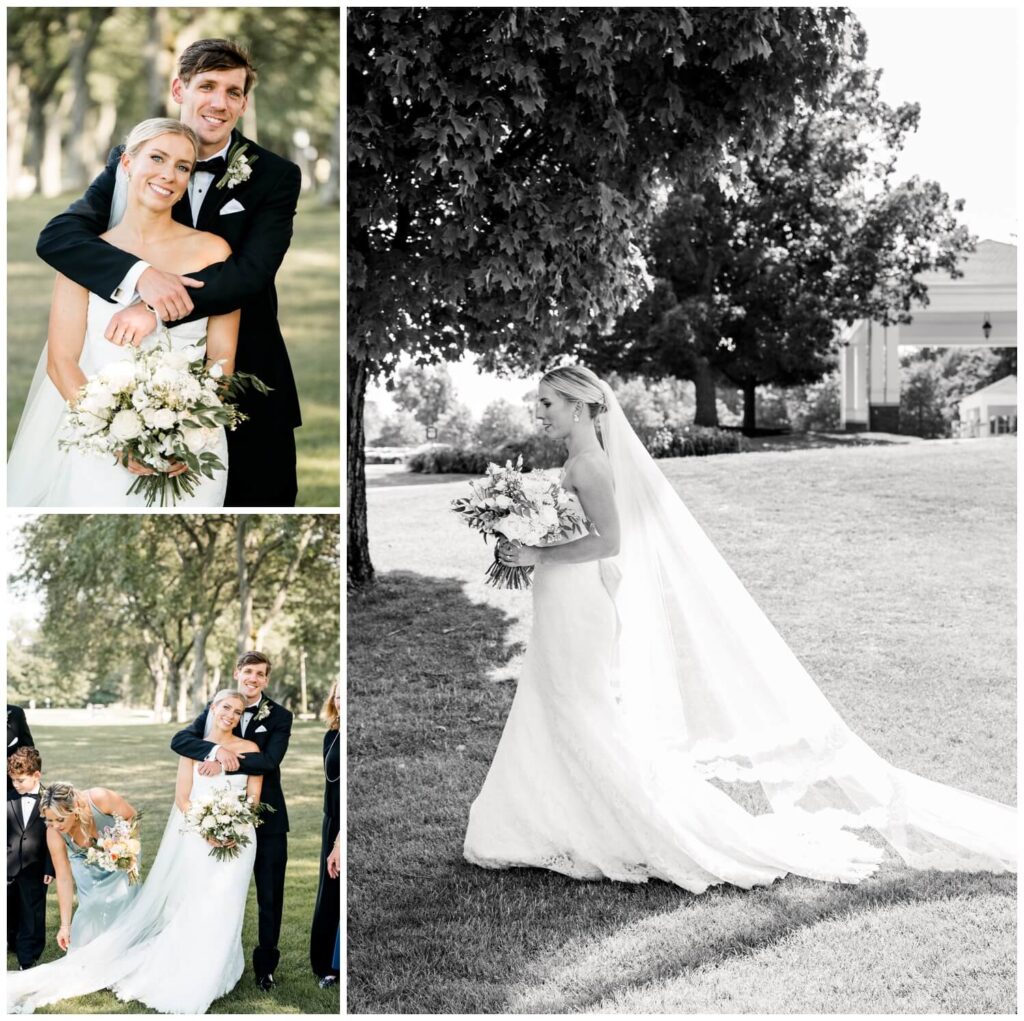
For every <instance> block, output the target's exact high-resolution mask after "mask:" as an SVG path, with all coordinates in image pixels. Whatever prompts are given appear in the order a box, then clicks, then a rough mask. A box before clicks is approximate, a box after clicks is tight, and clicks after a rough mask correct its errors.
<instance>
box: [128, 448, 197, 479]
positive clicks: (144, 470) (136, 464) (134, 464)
mask: <svg viewBox="0 0 1024 1021" xmlns="http://www.w3.org/2000/svg"><path fill="white" fill-rule="evenodd" d="M115 456H116V457H117V463H118V464H120V465H122V466H123V467H125V468H127V469H128V471H130V472H131V473H132V475H156V469H155V468H150V467H149V465H145V464H142V463H141V462H140V461H136V460H135V458H134V457H125V456H124V454H123V453H122V452H121V451H118V452H117V454H116V455H115ZM171 464H172V465H174V467H173V468H171V469H170V470H169V471H168V472H167V473H166V474H167V476H168V477H169V478H174V476H175V475H181V474H182V472H187V471H188V465H187V464H183V463H182V462H180V461H172V462H171Z"/></svg>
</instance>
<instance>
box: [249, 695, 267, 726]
mask: <svg viewBox="0 0 1024 1021" xmlns="http://www.w3.org/2000/svg"><path fill="white" fill-rule="evenodd" d="M270 709H271V705H270V703H269V702H268V701H267V700H266V699H264V701H263V703H262V704H261V705H260V708H259V711H258V712H257V713H256V715H255V716H254V717H253V719H254V720H255V721H256V722H257V723H259V722H260V720H265V719H266V718H267V717H268V716H269V715H270Z"/></svg>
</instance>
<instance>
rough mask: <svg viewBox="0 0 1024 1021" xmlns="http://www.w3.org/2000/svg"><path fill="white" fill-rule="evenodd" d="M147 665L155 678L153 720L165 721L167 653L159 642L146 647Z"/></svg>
mask: <svg viewBox="0 0 1024 1021" xmlns="http://www.w3.org/2000/svg"><path fill="white" fill-rule="evenodd" d="M146 666H147V667H148V669H149V673H150V676H151V677H152V678H153V683H154V687H153V722H154V723H163V722H164V699H165V698H166V696H167V654H166V652H165V651H164V647H163V646H162V645H161V644H160V643H159V642H151V643H150V644H149V645H148V646H147V648H146Z"/></svg>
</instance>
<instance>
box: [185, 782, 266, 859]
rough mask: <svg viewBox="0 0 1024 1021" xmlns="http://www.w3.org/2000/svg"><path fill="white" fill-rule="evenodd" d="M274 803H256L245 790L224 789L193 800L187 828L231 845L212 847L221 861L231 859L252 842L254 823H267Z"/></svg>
mask: <svg viewBox="0 0 1024 1021" xmlns="http://www.w3.org/2000/svg"><path fill="white" fill-rule="evenodd" d="M273 811H274V808H273V807H272V806H271V805H267V804H264V803H263V802H259V803H257V802H254V801H253V800H252V798H250V797H249V796H248V795H247V794H246V793H245V791H239V790H234V789H231V788H224V789H222V790H219V791H216V792H214V793H213V794H208V795H206V796H205V797H202V798H197V799H196V800H195V801H193V802H192V803H191V804H190V805H189V807H188V811H187V812H186V813H185V830H186V831H187V832H191V833H198V834H199V836H201V837H202V838H203V839H204V840H208V839H210V838H212V839H213V840H216V841H217V843H218V844H221V845H224V844H230V845H231V846H229V847H224V846H221V847H211V848H210V857H211V858H216V859H217V861H230V860H231V859H233V858H237V857H238V856H239V855H240V854H241V853H242V848H243V847H248V846H249V844H251V843H252V837H251V836H250V834H249V828H250V827H251V826H259V825H260V823H262V822H263V819H262V818H261V816H262V815H263V814H264V813H265V812H273Z"/></svg>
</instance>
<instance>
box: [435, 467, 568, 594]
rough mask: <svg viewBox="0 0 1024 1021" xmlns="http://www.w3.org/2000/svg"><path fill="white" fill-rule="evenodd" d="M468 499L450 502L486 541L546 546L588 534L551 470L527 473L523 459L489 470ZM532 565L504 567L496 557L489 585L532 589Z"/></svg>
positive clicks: (490, 573) (453, 508) (488, 570)
mask: <svg viewBox="0 0 1024 1021" xmlns="http://www.w3.org/2000/svg"><path fill="white" fill-rule="evenodd" d="M469 488H470V489H471V490H472V494H471V495H470V496H463V497H459V498H458V499H456V500H452V510H453V511H455V513H456V514H458V515H459V516H460V517H461V518H462V520H463V521H464V522H465V523H466V524H467V525H468V526H469V527H470V528H473V529H476V531H478V532H481V533H482V534H483V536H484V541H485V542H486V541H487V537H488V536H500V537H503V538H505V539H508V540H509V541H510V542H518V543H522V544H523V545H525V546H544V545H550V544H551V543H557V542H560V541H562V540H564V539H571V538H573V537H574V536H577V535H585V534H586V532H587V528H588V524H587V521H586V519H585V518H584V516H583V515H582V514H581V513H580V510H579V504H578V503H574V502H573V500H572V499H571V497H570V495H569V493H568V492H567V491H566V490H565V489H563V488H562V486H561V484H560V483H559V480H558V478H557V477H556V473H555V472H553V471H531V472H524V471H523V459H522V456H520V457H519V458H518V459H517V460H516V463H515V464H514V465H513V464H512V462H511V461H506V462H505V467H504V468H502V467H501V466H500V465H497V464H494V463H493V462H492V463H491V464H489V465H488V466H487V475H486V477H485V478H482V479H479V480H477V481H474V482H471V483H470V484H469ZM532 575H533V568H532V567H516V566H510V565H508V564H503V563H502V562H501V561H500V560H499V559H498V551H497V546H495V551H494V561H493V563H492V564H491V566H490V567H489V568H488V569H487V581H488V584H490V585H493V586H494V587H495V588H512V589H524V588H529V587H530V585H531V578H532Z"/></svg>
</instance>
